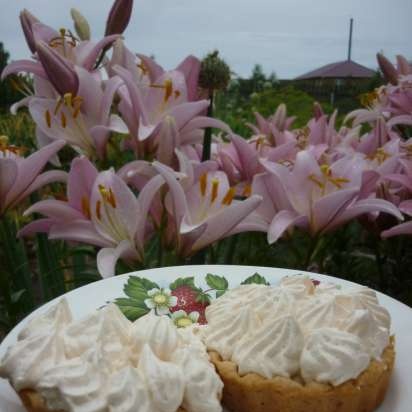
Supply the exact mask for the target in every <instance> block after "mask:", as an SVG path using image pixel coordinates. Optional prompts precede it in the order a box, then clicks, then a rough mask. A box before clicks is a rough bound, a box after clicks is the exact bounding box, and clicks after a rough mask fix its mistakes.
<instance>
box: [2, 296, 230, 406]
mask: <svg viewBox="0 0 412 412" xmlns="http://www.w3.org/2000/svg"><path fill="white" fill-rule="evenodd" d="M0 376H1V377H3V378H7V379H9V380H10V383H11V384H12V386H13V387H14V388H15V389H16V391H18V392H20V391H22V390H26V389H28V390H32V391H35V392H36V393H37V394H39V395H40V396H41V397H42V398H43V399H44V401H45V404H46V405H47V408H48V409H49V410H56V411H67V412H80V411H81V412H83V411H85V412H176V411H177V410H178V409H179V408H182V407H183V408H184V410H185V411H187V412H221V410H222V408H221V406H220V398H221V392H222V387H223V384H222V382H221V380H220V378H219V376H218V375H217V373H216V371H215V369H214V367H213V365H212V364H211V363H210V362H209V358H208V354H207V351H206V347H205V345H204V344H203V343H202V341H201V339H200V338H199V336H198V332H197V330H196V328H194V327H192V328H188V329H186V330H178V329H176V327H175V325H174V324H173V322H172V321H171V320H170V318H168V317H166V316H156V315H154V314H152V313H149V314H148V315H146V316H143V317H141V318H140V319H139V320H137V321H136V322H134V323H132V322H130V321H129V320H127V319H126V318H125V317H124V315H123V314H122V313H121V312H120V310H119V309H118V307H117V306H115V305H113V304H110V305H108V306H106V307H105V308H103V309H101V310H98V311H96V312H94V313H92V314H91V315H89V316H87V317H84V318H82V319H80V320H73V319H72V316H71V313H70V309H69V306H68V304H67V302H66V300H65V299H62V300H61V301H60V302H59V303H58V304H57V305H55V306H54V307H52V308H51V309H50V310H49V311H48V312H46V313H45V314H43V315H40V316H38V317H36V318H34V319H33V320H32V321H31V322H30V323H29V324H28V325H27V326H26V327H25V329H24V330H22V332H21V333H20V334H19V337H18V341H17V342H16V344H15V345H13V346H12V347H10V348H9V350H8V351H7V353H6V354H5V356H4V358H3V359H2V360H1V363H0ZM179 410H181V409H179Z"/></svg>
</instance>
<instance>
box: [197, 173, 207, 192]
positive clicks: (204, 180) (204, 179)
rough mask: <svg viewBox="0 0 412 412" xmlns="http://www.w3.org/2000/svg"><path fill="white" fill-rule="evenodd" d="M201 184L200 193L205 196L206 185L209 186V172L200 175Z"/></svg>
mask: <svg viewBox="0 0 412 412" xmlns="http://www.w3.org/2000/svg"><path fill="white" fill-rule="evenodd" d="M199 185H200V193H201V194H202V196H205V195H206V187H207V173H203V174H202V176H200V179H199Z"/></svg>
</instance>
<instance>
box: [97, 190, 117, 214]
mask: <svg viewBox="0 0 412 412" xmlns="http://www.w3.org/2000/svg"><path fill="white" fill-rule="evenodd" d="M99 192H100V195H101V196H102V199H103V200H104V201H105V202H106V203H108V204H109V205H110V206H112V207H113V209H115V208H116V206H117V205H116V198H115V196H114V193H113V191H112V189H111V188H109V189H107V188H106V187H105V186H103V185H99Z"/></svg>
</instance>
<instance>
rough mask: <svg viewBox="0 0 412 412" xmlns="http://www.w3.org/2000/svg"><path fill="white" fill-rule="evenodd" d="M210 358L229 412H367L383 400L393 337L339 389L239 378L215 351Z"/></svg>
mask: <svg viewBox="0 0 412 412" xmlns="http://www.w3.org/2000/svg"><path fill="white" fill-rule="evenodd" d="M210 359H211V361H212V362H213V364H214V365H215V367H216V370H217V372H218V374H219V375H220V377H221V379H222V381H223V383H224V388H223V405H224V406H226V408H228V409H229V410H230V411H232V412H252V411H253V412H371V411H373V410H375V409H376V408H377V407H378V406H379V405H380V404H381V403H382V401H383V400H384V398H385V394H386V390H387V388H388V385H389V380H390V377H391V373H392V370H393V366H394V362H395V348H394V338H393V337H392V338H391V341H390V344H389V345H388V346H387V347H386V349H385V351H384V353H383V354H382V361H381V362H377V361H375V360H373V361H372V362H371V363H370V365H369V367H368V368H367V369H366V370H365V371H364V372H362V373H361V374H360V375H359V376H358V378H357V379H352V380H350V381H347V382H345V383H343V384H342V385H339V386H336V387H334V386H332V385H326V384H320V383H309V384H304V383H303V381H302V379H301V378H296V379H288V378H283V377H275V378H273V379H266V378H263V377H262V376H260V375H257V374H254V373H248V374H246V375H245V376H240V375H239V374H238V372H237V366H236V364H235V363H233V362H230V361H223V360H222V359H221V358H220V356H219V354H218V353H217V352H210Z"/></svg>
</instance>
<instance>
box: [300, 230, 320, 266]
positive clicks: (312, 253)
mask: <svg viewBox="0 0 412 412" xmlns="http://www.w3.org/2000/svg"><path fill="white" fill-rule="evenodd" d="M319 241H320V236H316V237H315V238H314V239H312V240H311V243H310V246H309V249H308V253H307V255H306V259H305V263H304V265H303V269H304V270H308V269H309V266H310V264H311V263H312V260H313V258H314V257H315V255H316V252H317V247H318V245H319Z"/></svg>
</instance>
